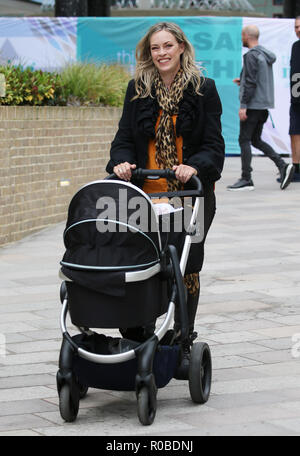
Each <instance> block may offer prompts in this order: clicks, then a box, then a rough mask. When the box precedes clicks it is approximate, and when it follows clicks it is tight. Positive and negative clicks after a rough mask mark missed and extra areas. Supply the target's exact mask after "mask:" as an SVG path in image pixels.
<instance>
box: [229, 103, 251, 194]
mask: <svg viewBox="0 0 300 456" xmlns="http://www.w3.org/2000/svg"><path fill="white" fill-rule="evenodd" d="M257 121H258V120H257V112H256V111H254V110H251V109H247V119H246V120H244V121H243V122H240V134H239V145H240V149H241V168H242V170H241V178H240V179H239V180H238V181H237V182H235V183H234V184H233V185H228V186H227V190H232V191H240V190H254V185H253V182H252V179H251V173H252V168H251V160H252V151H251V138H252V135H253V131H254V130H255V128H256V124H257Z"/></svg>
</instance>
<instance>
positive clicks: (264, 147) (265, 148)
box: [251, 109, 286, 171]
mask: <svg viewBox="0 0 300 456" xmlns="http://www.w3.org/2000/svg"><path fill="white" fill-rule="evenodd" d="M267 118H268V111H267V109H264V110H262V111H261V112H260V113H259V120H258V122H257V124H256V127H255V129H254V131H253V135H252V138H251V143H252V145H253V146H254V147H256V149H258V150H261V151H262V152H263V153H264V154H265V155H266V156H267V157H268V158H270V159H271V160H272V161H273V162H274V163H275V165H276V166H277V168H278V169H279V171H281V170H282V169H283V167H284V166H285V165H286V163H285V161H284V160H283V158H282V157H281V156H280V155H279V154H277V153H276V152H275V150H274V149H273V148H272V147H271V146H270V145H269V144H267V143H266V142H264V141H263V140H262V139H261V135H262V131H263V127H264V123H265V122H266V120H267Z"/></svg>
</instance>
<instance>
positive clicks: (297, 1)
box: [283, 0, 300, 18]
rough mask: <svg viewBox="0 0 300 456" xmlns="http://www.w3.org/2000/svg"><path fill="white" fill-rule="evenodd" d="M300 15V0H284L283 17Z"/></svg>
mask: <svg viewBox="0 0 300 456" xmlns="http://www.w3.org/2000/svg"><path fill="white" fill-rule="evenodd" d="M297 16H300V0H284V2H283V17H289V18H293V17H297Z"/></svg>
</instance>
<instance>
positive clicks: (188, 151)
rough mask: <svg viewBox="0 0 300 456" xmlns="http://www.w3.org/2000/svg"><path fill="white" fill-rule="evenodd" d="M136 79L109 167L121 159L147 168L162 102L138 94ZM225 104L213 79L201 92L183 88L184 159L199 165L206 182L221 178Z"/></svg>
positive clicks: (180, 128) (180, 133)
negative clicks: (139, 96)
mask: <svg viewBox="0 0 300 456" xmlns="http://www.w3.org/2000/svg"><path fill="white" fill-rule="evenodd" d="M135 93H136V92H135V87H134V80H131V81H130V82H129V84H128V88H127V92H126V97H125V101H124V108H123V113H122V117H121V120H120V123H119V129H118V131H117V133H116V136H115V138H114V140H113V142H112V144H111V150H110V160H109V162H108V164H107V167H106V171H107V172H108V173H112V172H113V167H114V166H115V165H117V164H119V163H122V162H125V161H127V162H129V163H132V164H136V165H137V167H138V168H145V167H146V163H147V156H148V142H149V139H150V138H153V137H154V136H155V125H156V121H157V117H158V114H159V105H158V102H157V100H156V98H155V96H154V97H153V98H152V97H150V96H148V97H147V98H138V99H136V100H134V101H131V100H132V98H133V97H134V95H135ZM221 114H222V105H221V101H220V98H219V95H218V92H217V89H216V86H215V83H214V81H213V80H212V79H209V78H207V79H205V81H204V83H203V85H202V86H201V95H197V94H196V93H195V92H194V89H193V87H192V85H191V84H190V85H189V86H188V88H187V89H186V90H185V91H184V94H183V98H182V99H181V101H180V103H179V112H178V116H177V121H176V134H177V136H182V138H183V146H182V153H183V155H182V156H183V163H184V164H187V165H190V166H193V167H194V168H196V169H197V171H198V175H199V177H200V179H201V180H202V182H203V183H204V184H208V183H213V182H215V181H217V180H218V179H220V177H221V172H222V169H223V164H224V149H225V146H224V140H223V137H222V129H221Z"/></svg>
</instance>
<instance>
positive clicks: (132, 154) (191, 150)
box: [106, 22, 224, 370]
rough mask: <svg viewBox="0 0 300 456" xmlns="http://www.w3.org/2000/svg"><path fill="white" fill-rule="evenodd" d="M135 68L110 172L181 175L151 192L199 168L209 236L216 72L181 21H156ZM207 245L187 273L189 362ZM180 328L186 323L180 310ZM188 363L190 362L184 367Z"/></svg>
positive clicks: (150, 189)
mask: <svg viewBox="0 0 300 456" xmlns="http://www.w3.org/2000/svg"><path fill="white" fill-rule="evenodd" d="M136 61H137V65H136V74H135V78H134V79H133V80H131V81H130V82H129V84H128V88H127V93H126V97H125V101H124V108H123V114H122V117H121V120H120V123H119V129H118V131H117V133H116V136H115V139H114V140H113V142H112V145H111V151H110V161H109V163H108V165H107V168H106V170H107V172H109V173H111V172H114V173H115V174H116V175H117V176H118V177H119V178H120V179H123V180H126V181H129V180H130V179H131V174H132V170H134V169H136V168H148V169H157V168H171V169H173V170H174V171H175V175H176V178H177V180H174V181H168V182H167V181H166V180H164V179H160V180H158V181H153V180H152V181H147V180H145V182H144V183H143V189H144V191H145V192H147V193H155V192H163V191H174V190H177V189H179V188H181V187H182V184H186V183H187V182H188V181H189V179H190V178H191V177H192V176H193V175H197V176H198V177H199V178H200V180H201V181H202V183H203V187H204V194H205V200H204V213H205V216H204V218H205V221H204V225H205V227H204V231H205V236H206V234H207V231H208V229H209V226H210V224H211V222H212V219H213V217H214V213H215V195H214V182H215V181H216V180H218V179H219V178H220V176H221V171H222V168H223V163H224V141H223V137H222V134H221V123H220V117H221V113H222V107H221V102H220V99H219V96H218V93H217V90H216V87H215V83H214V82H213V80H211V79H205V78H204V77H203V76H202V75H201V73H200V71H199V69H198V68H197V67H196V64H195V59H194V49H193V47H192V45H191V43H190V42H189V41H188V40H187V38H186V36H185V34H184V33H183V31H182V30H181V29H180V27H178V26H177V25H176V24H174V23H168V22H161V23H158V24H156V25H154V26H152V27H151V28H150V29H149V31H148V32H147V34H146V35H145V36H144V37H143V38H142V39H141V41H140V42H139V43H138V45H137V49H136ZM203 244H204V241H203V242H202V243H199V244H193V256H194V257H196V264H197V266H195V262H193V263H194V269H193V270H192V271H188V272H192V273H190V274H186V276H185V284H186V287H187V290H188V300H187V305H188V317H189V340H188V341H187V342H186V344H183V356H182V366H185V367H186V366H188V361H189V353H190V346H191V344H192V341H193V340H194V339H195V337H197V335H196V334H195V333H194V320H195V316H196V311H197V305H198V298H199V290H200V285H199V271H200V270H201V268H202V263H203ZM174 329H175V333H176V332H177V331H178V330H179V325H178V321H177V317H176V315H175V328H174ZM183 370H184V369H183Z"/></svg>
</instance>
